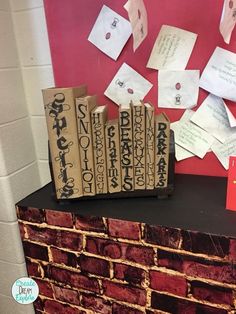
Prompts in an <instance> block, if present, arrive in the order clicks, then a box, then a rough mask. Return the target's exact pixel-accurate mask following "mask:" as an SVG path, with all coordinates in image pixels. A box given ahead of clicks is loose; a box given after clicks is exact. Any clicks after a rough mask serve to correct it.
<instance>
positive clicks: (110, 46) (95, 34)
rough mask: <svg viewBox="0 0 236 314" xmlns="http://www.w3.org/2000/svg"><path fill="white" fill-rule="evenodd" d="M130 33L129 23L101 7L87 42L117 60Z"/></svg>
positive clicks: (106, 8) (105, 7) (108, 9)
mask: <svg viewBox="0 0 236 314" xmlns="http://www.w3.org/2000/svg"><path fill="white" fill-rule="evenodd" d="M131 33H132V29H131V25H130V22H129V21H127V20H126V19H125V18H123V17H122V16H121V15H119V14H118V13H116V12H115V11H113V10H112V9H110V8H109V7H107V6H106V5H103V7H102V9H101V11H100V13H99V15H98V17H97V20H96V22H95V24H94V26H93V29H92V31H91V33H90V35H89V37H88V40H89V41H90V42H91V43H92V44H94V45H95V46H96V47H97V48H98V49H100V50H101V51H103V52H104V53H105V54H106V55H108V56H109V57H111V58H112V59H114V60H117V58H118V57H119V55H120V53H121V51H122V49H123V48H124V46H125V44H126V42H127V40H128V39H129V37H130V36H131Z"/></svg>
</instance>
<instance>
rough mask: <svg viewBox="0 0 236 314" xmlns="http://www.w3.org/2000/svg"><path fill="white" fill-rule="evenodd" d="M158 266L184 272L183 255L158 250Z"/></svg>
mask: <svg viewBox="0 0 236 314" xmlns="http://www.w3.org/2000/svg"><path fill="white" fill-rule="evenodd" d="M157 257H158V266H162V267H166V268H170V269H174V270H177V271H182V265H183V257H182V255H180V254H178V253H174V252H169V251H164V250H161V249H158V250H157Z"/></svg>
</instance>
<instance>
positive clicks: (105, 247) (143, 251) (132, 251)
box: [86, 237, 154, 265]
mask: <svg viewBox="0 0 236 314" xmlns="http://www.w3.org/2000/svg"><path fill="white" fill-rule="evenodd" d="M86 251H87V252H89V253H93V254H98V255H101V256H107V257H111V258H113V259H117V258H123V259H127V260H129V261H132V262H136V263H140V264H143V265H153V264H154V251H153V249H152V248H150V247H145V246H142V245H128V244H126V243H121V242H116V241H112V240H105V239H98V238H93V237H87V243H86Z"/></svg>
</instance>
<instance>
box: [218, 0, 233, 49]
mask: <svg viewBox="0 0 236 314" xmlns="http://www.w3.org/2000/svg"><path fill="white" fill-rule="evenodd" d="M235 23H236V0H225V1H224V6H223V10H222V15H221V21H220V32H221V35H222V36H223V38H224V41H225V42H226V43H227V44H229V42H230V38H231V33H232V31H233V29H234V26H235Z"/></svg>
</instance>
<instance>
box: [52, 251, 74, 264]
mask: <svg viewBox="0 0 236 314" xmlns="http://www.w3.org/2000/svg"><path fill="white" fill-rule="evenodd" d="M51 253H52V260H53V262H54V263H58V264H65V265H67V266H72V267H76V266H77V256H76V255H75V254H73V253H71V252H67V251H63V250H60V249H58V248H55V247H51Z"/></svg>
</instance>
